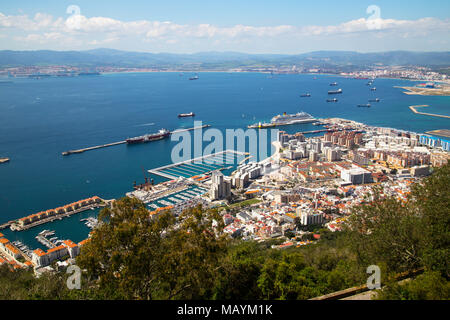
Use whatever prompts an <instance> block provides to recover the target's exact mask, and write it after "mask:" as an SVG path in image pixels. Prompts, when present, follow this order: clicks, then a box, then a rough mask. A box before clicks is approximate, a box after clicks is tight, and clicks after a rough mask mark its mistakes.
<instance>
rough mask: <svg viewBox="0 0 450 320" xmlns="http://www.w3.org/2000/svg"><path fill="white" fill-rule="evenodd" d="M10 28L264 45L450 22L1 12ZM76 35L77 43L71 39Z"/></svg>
mask: <svg viewBox="0 0 450 320" xmlns="http://www.w3.org/2000/svg"><path fill="white" fill-rule="evenodd" d="M1 29H6V30H11V31H12V30H14V32H16V33H20V32H21V33H22V34H21V35H20V36H17V35H16V36H15V37H11V38H14V39H16V40H17V39H22V41H29V42H39V43H49V44H50V43H52V41H53V42H55V43H56V42H58V44H61V41H63V43H67V44H68V45H70V44H74V43H77V44H80V43H81V44H82V43H85V44H86V45H91V46H93V45H101V44H108V43H116V42H120V40H121V39H124V40H130V39H131V38H132V39H134V40H139V41H145V42H148V41H151V42H154V41H160V42H161V43H162V44H164V43H166V44H169V45H170V44H176V43H180V42H183V41H188V40H189V39H190V40H191V41H194V40H196V39H197V40H199V41H205V42H206V43H208V42H209V43H211V44H215V45H216V44H220V42H222V43H228V44H230V45H232V44H233V43H234V44H235V45H239V43H242V42H245V43H248V41H250V40H249V39H253V40H254V41H260V43H264V46H267V44H268V42H269V41H276V40H277V39H279V38H286V39H291V40H292V41H298V40H302V39H305V38H308V39H309V38H311V37H313V38H317V39H319V38H320V37H322V38H323V37H327V36H333V35H338V36H342V37H346V38H348V37H358V36H361V35H367V36H373V37H375V38H382V37H385V36H386V37H387V36H390V37H398V38H414V37H425V36H427V35H431V34H434V33H435V32H441V33H444V34H448V33H449V31H450V20H449V19H446V20H440V19H437V18H421V19H418V20H395V19H381V18H378V19H365V18H359V19H355V20H351V21H347V22H343V23H341V24H338V25H326V26H316V25H311V26H293V25H279V26H262V27H255V26H247V25H241V24H239V25H234V26H231V27H220V26H215V25H211V24H197V25H182V24H177V23H174V22H170V21H163V22H161V21H149V20H137V21H120V20H116V19H113V18H109V17H90V18H89V17H86V16H83V15H80V14H73V15H71V16H69V17H68V18H66V19H64V18H62V17H58V18H54V17H52V16H51V15H49V14H46V13H37V14H36V15H35V16H34V17H33V18H29V17H28V16H27V15H16V16H14V15H9V16H7V15H5V14H3V13H0V30H1ZM74 39H76V41H74Z"/></svg>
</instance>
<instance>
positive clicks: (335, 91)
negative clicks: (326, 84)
mask: <svg viewBox="0 0 450 320" xmlns="http://www.w3.org/2000/svg"><path fill="white" fill-rule="evenodd" d="M338 93H342V89H337V90H330V91H328V94H338Z"/></svg>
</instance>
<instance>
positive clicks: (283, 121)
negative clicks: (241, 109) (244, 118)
mask: <svg viewBox="0 0 450 320" xmlns="http://www.w3.org/2000/svg"><path fill="white" fill-rule="evenodd" d="M315 121H316V119H314V117H313V116H312V115H310V114H309V113H306V112H298V113H295V114H286V112H284V113H283V114H282V115H280V114H279V115H277V116H275V117H273V118H272V120H271V121H270V122H269V123H261V122H259V123H255V124H252V125H249V126H247V127H248V128H268V127H275V126H283V125H289V124H296V123H309V122H315Z"/></svg>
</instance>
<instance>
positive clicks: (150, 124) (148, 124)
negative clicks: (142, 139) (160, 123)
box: [135, 122, 155, 127]
mask: <svg viewBox="0 0 450 320" xmlns="http://www.w3.org/2000/svg"><path fill="white" fill-rule="evenodd" d="M154 125H155V124H154V123H153V122H152V123H144V124H138V125H136V126H135V127H148V126H154Z"/></svg>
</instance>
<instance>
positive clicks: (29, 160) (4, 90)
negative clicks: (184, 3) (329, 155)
mask: <svg viewBox="0 0 450 320" xmlns="http://www.w3.org/2000/svg"><path fill="white" fill-rule="evenodd" d="M189 76H190V75H189V74H187V73H186V74H184V75H183V76H180V74H179V73H127V74H103V75H100V76H80V77H74V78H46V79H44V78H43V79H19V78H17V79H13V80H12V82H11V83H0V157H9V158H10V159H11V161H10V162H9V163H6V164H1V165H0V222H6V221H8V220H12V219H17V218H20V217H23V216H26V215H29V214H32V213H35V212H38V211H41V210H46V209H51V208H55V207H58V206H61V205H64V204H67V203H70V202H74V201H77V200H80V199H84V198H87V197H91V196H93V195H98V196H100V197H101V198H104V199H112V198H118V197H121V196H124V195H125V193H126V192H128V191H131V190H132V185H133V182H134V181H137V182H138V183H142V182H143V180H144V172H145V174H146V170H148V169H151V168H155V167H159V166H163V165H166V164H169V163H171V157H170V153H171V150H172V147H173V146H174V145H175V144H176V142H172V141H171V140H170V139H165V140H160V141H155V142H151V143H147V144H142V145H135V146H127V145H124V144H123V145H117V146H114V147H109V148H104V149H98V150H93V151H89V152H85V153H82V154H74V155H70V156H65V157H64V156H62V155H61V152H63V151H67V150H71V149H79V148H85V147H89V146H94V145H100V144H105V143H110V142H115V141H120V140H124V139H126V138H128V137H134V136H138V135H142V134H145V133H153V132H157V131H158V130H159V129H161V128H167V129H169V130H174V129H178V128H190V127H192V126H193V124H194V120H196V121H202V122H203V124H209V125H211V127H212V128H217V129H219V130H221V131H222V132H224V131H225V129H235V128H243V129H246V126H247V125H248V124H252V123H255V122H259V121H269V120H270V119H271V118H272V117H273V116H274V115H276V114H280V113H282V112H287V113H295V112H298V111H306V112H308V113H310V114H311V115H313V116H314V117H317V118H323V117H342V118H347V119H351V120H356V121H360V122H364V123H367V124H370V125H376V126H386V127H394V128H399V129H404V130H411V131H415V132H420V133H422V132H425V131H428V130H433V129H450V119H445V118H435V117H429V116H424V115H418V114H414V113H412V112H411V111H410V110H409V108H408V106H410V105H422V104H427V105H430V107H428V108H426V110H425V109H424V110H423V111H425V112H430V113H438V114H445V115H450V97H438V96H436V97H432V96H431V97H430V96H428V97H427V96H413V95H406V94H404V93H402V91H403V90H402V89H399V88H394V86H409V85H414V84H415V82H411V81H406V80H394V79H376V80H375V81H374V86H375V87H376V88H377V90H376V91H370V90H369V87H368V86H366V83H367V80H358V79H350V78H343V77H338V76H329V75H305V74H302V75H294V74H291V75H274V76H273V77H271V76H270V75H267V74H259V73H212V72H204V73H199V77H200V78H199V79H198V80H195V81H189V80H188V77H189ZM331 82H338V86H336V87H332V86H329V84H330V83H331ZM337 88H342V90H343V94H339V95H332V96H329V95H328V94H327V91H328V90H334V89H337ZM306 92H308V93H310V94H311V97H309V98H300V94H303V93H306ZM328 98H337V99H338V102H337V103H327V102H326V99H328ZM372 98H380V99H381V101H380V102H378V103H376V102H372V103H371V104H372V107H371V108H358V107H356V105H357V104H366V103H368V99H372ZM191 111H192V112H194V113H195V114H196V116H195V118H182V119H179V118H178V117H177V115H178V114H179V113H185V112H191ZM280 129H283V130H286V131H288V132H296V131H307V130H314V129H317V127H315V126H312V125H311V124H304V125H294V126H288V127H283V128H280ZM154 178H155V181H156V182H158V181H162V179H160V178H157V177H154ZM92 212H93V211H92ZM92 212H89V214H91V213H92ZM86 214H88V213H86ZM81 218H82V217H81V216H78V215H77V216H75V217H71V218H68V219H65V220H66V221H65V222H64V223H63V221H64V219H63V221H57V222H54V224H55V225H54V226H49V225H46V226H44V227H42V228H39V229H38V228H32V229H30V231H27V232H28V233H29V234H30V236H27V237H26V238H34V237H31V234H35V233H37V232H39V231H40V230H42V229H52V230H54V229H58V226H59V225H61V230H66V231H64V232H63V231H61V233H62V234H60V238H64V237H72V238H73V239H72V240H74V241H79V240H81V239H83V238H85V237H86V235H87V232H88V229H87V228H85V226H84V225H82V223H79V224H80V225H82V228H81V229H80V228H77V227H70V228H69V221H72V222H73V221H75V220H77V221H78V220H79V219H81ZM69 219H72V220H69ZM63 224H64V226H65V227H64V226H62V225H63ZM69 229H70V230H71V231H70V230H69ZM80 230H82V231H80ZM0 232H2V233H5V234H8V236H9V237H11V238H12V239H10V240H14V237H16V238H17V239H22V238H23V236H21V235H20V234H21V233H20V232H19V233H17V232H16V233H14V235H11V233H10V232H9V231H7V230H3V231H0ZM22 234H24V232H22ZM57 235H58V234H57ZM35 245H36V244H35V243H33V244H32V246H33V247H34V246H35ZM36 246H37V245H36Z"/></svg>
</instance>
